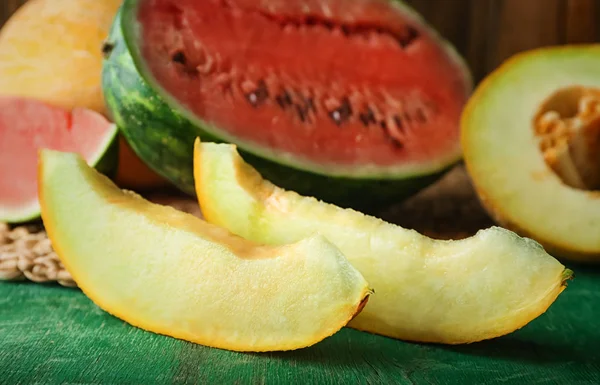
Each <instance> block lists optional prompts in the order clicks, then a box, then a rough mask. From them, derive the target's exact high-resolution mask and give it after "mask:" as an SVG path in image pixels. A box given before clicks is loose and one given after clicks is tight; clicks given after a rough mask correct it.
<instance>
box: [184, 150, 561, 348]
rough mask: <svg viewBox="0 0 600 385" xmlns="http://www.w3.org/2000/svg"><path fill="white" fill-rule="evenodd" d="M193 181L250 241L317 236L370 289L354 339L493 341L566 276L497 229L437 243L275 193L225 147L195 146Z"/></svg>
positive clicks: (206, 205)
mask: <svg viewBox="0 0 600 385" xmlns="http://www.w3.org/2000/svg"><path fill="white" fill-rule="evenodd" d="M195 176H196V186H197V192H198V197H199V200H200V203H201V207H202V211H203V214H204V216H205V217H206V218H207V219H208V220H209V221H210V222H212V223H215V224H217V225H220V226H223V227H225V228H227V229H228V230H230V231H232V232H233V233H236V234H239V235H241V236H243V237H245V238H247V239H251V240H254V241H257V242H265V243H270V244H284V243H288V242H292V241H294V240H297V239H301V238H303V237H306V236H308V235H310V234H314V233H320V234H323V235H324V236H325V237H326V238H327V239H329V240H331V241H332V242H333V243H334V244H335V245H336V246H338V247H339V248H340V250H342V251H343V252H344V254H345V255H346V256H347V257H348V259H349V260H350V262H351V263H352V264H353V265H354V266H355V267H356V268H357V269H358V270H359V271H360V272H361V273H362V274H363V275H364V276H365V278H366V279H367V280H368V281H369V282H370V283H371V284H372V285H373V288H374V289H375V294H374V295H373V297H372V298H371V299H370V301H369V304H368V305H367V306H366V307H365V309H364V310H363V312H362V313H361V314H360V315H359V316H358V317H357V318H355V319H354V320H353V321H352V322H351V323H350V326H352V327H356V328H358V329H361V330H366V331H370V332H374V333H378V334H384V335H387V336H391V337H396V338H400V339H406V340H414V341H425V342H439V343H452V344H454V343H467V342H474V341H479V340H483V339H488V338H493V337H497V336H500V335H503V334H506V333H509V332H511V331H513V330H515V329H518V328H520V327H522V326H523V325H525V324H527V323H528V322H530V321H531V320H532V319H534V318H535V317H537V316H538V315H539V314H541V313H543V312H544V311H545V310H546V309H547V307H548V306H550V304H551V303H552V302H553V301H554V300H555V299H556V297H557V296H558V294H559V293H560V292H561V291H562V290H563V289H564V280H565V279H566V278H567V277H569V276H570V274H571V273H570V271H568V270H565V268H564V266H563V265H562V264H561V263H559V262H558V261H557V260H556V259H554V258H552V257H551V256H550V255H548V254H547V253H546V252H545V251H544V249H543V248H542V247H540V245H539V244H537V243H536V242H533V241H531V240H529V239H524V238H520V237H518V236H517V235H516V234H514V233H512V232H509V231H507V230H504V229H502V228H498V227H494V228H490V229H487V230H484V231H480V232H479V233H478V234H477V235H475V236H474V237H471V238H468V239H465V240H460V241H438V240H433V239H430V238H427V237H425V236H423V235H421V234H419V233H417V232H416V231H413V230H407V229H403V228H401V227H398V226H395V225H392V224H389V223H386V222H384V221H381V220H379V219H377V218H374V217H370V216H365V215H363V214H361V213H359V212H356V211H353V210H344V209H340V208H338V207H336V206H333V205H329V204H325V203H322V202H319V201H317V200H316V199H314V198H309V197H302V196H300V195H298V194H296V193H294V192H291V191H285V190H282V189H280V188H278V187H276V186H274V185H272V184H271V183H269V182H267V181H265V180H264V179H262V178H261V176H260V175H259V174H258V173H257V172H256V171H255V170H254V169H253V168H252V167H250V166H249V165H248V164H246V163H244V162H243V160H242V159H241V158H240V157H239V155H238V153H237V151H236V150H235V147H233V146H230V145H225V144H214V143H199V142H198V143H197V147H196V158H195Z"/></svg>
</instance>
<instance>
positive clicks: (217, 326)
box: [38, 149, 370, 351]
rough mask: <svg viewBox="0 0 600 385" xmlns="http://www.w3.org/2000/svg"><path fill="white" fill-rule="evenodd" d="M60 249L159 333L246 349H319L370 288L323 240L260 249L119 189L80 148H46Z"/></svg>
mask: <svg viewBox="0 0 600 385" xmlns="http://www.w3.org/2000/svg"><path fill="white" fill-rule="evenodd" d="M38 183H39V188H40V190H39V195H40V200H41V207H42V217H43V220H44V225H45V226H46V230H47V232H48V236H49V238H50V240H51V242H52V245H53V247H54V249H55V250H56V252H57V253H58V255H59V257H60V259H61V261H62V262H63V263H64V265H65V267H66V268H67V269H68V271H69V272H70V273H71V274H72V276H73V278H74V280H75V281H76V282H77V284H78V285H79V287H80V288H81V289H82V290H83V292H84V293H85V294H86V295H87V296H88V297H89V298H90V299H92V300H93V301H94V302H95V303H96V304H97V305H98V306H100V307H101V308H102V309H104V310H105V311H107V312H109V313H111V314H113V315H115V316H116V317H118V318H121V319H123V320H125V321H127V322H129V323H130V324H132V325H135V326H138V327H141V328H143V329H146V330H148V331H151V332H155V333H160V334H165V335H168V336H172V337H176V338H181V339H184V340H188V341H192V342H196V343H199V344H203V345H207V346H212V347H218V348H224V349H230V350H238V351H268V350H290V349H297V348H301V347H305V346H309V345H312V344H314V343H316V342H318V341H320V340H322V339H323V338H326V337H328V336H330V335H332V334H333V333H335V332H336V331H338V330H339V329H340V328H341V327H343V326H344V325H345V324H346V323H347V322H348V321H349V320H350V319H351V318H352V317H353V316H354V315H355V314H356V313H357V312H359V311H360V310H361V308H362V306H364V304H365V302H366V299H367V298H368V296H369V294H370V290H369V288H368V287H367V283H366V281H365V280H364V278H363V277H362V276H361V274H360V273H359V272H358V271H357V270H356V269H355V268H354V267H352V265H350V264H349V263H348V261H347V260H346V258H344V256H343V255H342V254H341V253H340V251H339V250H338V249H337V248H336V247H334V246H333V245H332V244H331V243H330V242H328V241H327V240H325V239H324V238H323V237H322V236H314V237H308V238H306V239H303V240H300V241H299V242H295V243H293V244H290V245H285V246H281V247H279V246H261V245H257V244H255V243H252V242H250V241H247V240H244V239H242V238H239V237H237V236H234V235H232V234H230V233H229V232H227V231H225V230H224V229H221V228H219V227H216V226H214V225H211V224H208V223H206V222H204V221H202V220H201V219H199V218H197V217H194V216H192V215H190V214H186V213H183V212H180V211H177V210H175V209H173V208H171V207H168V206H161V205H157V204H153V203H150V202H148V201H146V200H144V199H143V198H141V197H139V196H137V195H135V194H133V193H126V192H125V191H122V190H120V189H118V188H117V187H116V186H115V185H114V184H112V182H111V181H110V180H109V179H108V178H106V177H105V176H103V175H101V174H99V173H98V172H96V171H95V170H94V169H92V168H91V167H89V166H88V165H87V164H86V163H85V162H84V161H83V159H82V158H81V157H80V156H79V155H76V154H73V153H64V152H57V151H53V150H47V149H46V150H42V151H41V152H40V166H39V182H38Z"/></svg>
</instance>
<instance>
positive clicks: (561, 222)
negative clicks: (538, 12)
mask: <svg viewBox="0 0 600 385" xmlns="http://www.w3.org/2000/svg"><path fill="white" fill-rule="evenodd" d="M462 144H463V149H464V151H465V164H466V166H467V169H468V170H469V174H470V176H471V179H472V180H473V184H474V186H475V188H476V190H477V193H478V195H479V197H480V199H481V202H482V203H483V205H484V207H485V208H486V209H487V210H488V212H489V213H490V214H491V216H493V217H494V218H495V219H496V220H497V221H498V223H500V224H502V225H503V226H505V227H507V228H510V229H512V230H513V231H516V232H517V233H519V234H521V235H524V236H528V237H531V238H533V239H535V240H536V241H538V242H540V243H541V244H542V245H544V247H545V248H546V249H547V250H548V251H549V252H551V253H553V254H554V255H556V256H557V257H559V258H568V259H571V260H577V261H581V262H595V263H600V44H594V45H581V46H560V47H547V48H541V49H536V50H532V51H527V52H523V53H521V54H519V55H516V56H514V57H512V58H511V59H509V60H507V61H506V62H505V63H503V65H502V66H501V67H500V68H498V69H497V70H496V71H494V73H493V74H491V75H490V76H488V77H487V78H486V79H485V80H484V81H483V82H482V84H480V85H479V87H478V88H477V91H476V92H475V94H474V95H473V97H472V99H471V100H470V101H469V104H468V106H467V107H466V108H465V110H464V113H463V116H462Z"/></svg>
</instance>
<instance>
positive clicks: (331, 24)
mask: <svg viewBox="0 0 600 385" xmlns="http://www.w3.org/2000/svg"><path fill="white" fill-rule="evenodd" d="M117 23H119V22H117ZM119 28H122V29H123V31H122V32H123V35H124V36H125V37H124V42H125V43H123V41H122V36H121V31H116V30H115V31H114V32H113V36H111V38H110V39H109V43H110V45H109V46H110V48H111V49H115V48H116V47H117V46H118V45H122V44H125V45H126V47H124V48H120V49H119V51H118V53H114V54H113V53H111V56H113V55H115V58H112V57H111V58H109V60H108V63H107V66H111V63H117V62H120V63H123V62H129V61H130V60H131V59H129V58H127V59H125V57H124V56H123V55H127V56H129V54H131V56H132V58H133V62H132V63H131V66H129V67H130V68H131V69H132V70H131V71H130V73H129V74H127V73H126V72H125V71H123V69H122V66H121V67H117V66H116V65H114V66H115V68H114V69H112V70H110V71H109V70H107V71H106V75H105V87H104V88H105V90H107V91H106V92H107V93H108V95H109V98H108V99H109V100H112V101H110V102H109V106H110V108H111V110H113V115H114V116H115V117H117V119H123V123H122V124H121V123H119V125H120V126H122V127H124V130H125V132H127V134H128V138H130V142H132V147H134V148H136V147H137V148H139V151H138V154H139V155H140V157H142V158H143V159H145V160H146V161H147V162H148V163H149V164H151V165H152V166H153V167H154V168H155V169H156V170H158V171H159V172H161V173H162V174H163V175H165V176H166V177H168V178H169V179H170V180H173V181H174V182H175V183H177V184H178V185H180V186H182V188H183V189H185V190H186V191H193V183H191V184H190V183H189V182H190V181H192V179H193V178H192V170H191V165H190V164H189V162H188V161H189V159H191V155H192V151H193V140H194V139H195V138H196V137H197V136H201V137H203V138H204V139H211V138H216V139H218V140H219V141H226V142H231V143H235V144H237V145H238V146H239V147H240V149H241V150H243V151H245V152H246V155H244V156H245V159H247V160H248V161H249V162H251V163H252V164H253V165H255V166H256V167H258V168H259V169H260V170H261V172H264V173H265V175H269V178H270V179H271V180H273V181H274V182H276V183H279V184H281V185H282V186H285V187H286V188H291V189H294V190H296V191H299V192H302V193H305V194H307V193H311V194H313V193H314V195H317V196H319V197H321V198H323V199H326V200H328V201H332V202H333V201H335V202H344V203H345V204H349V205H360V204H361V203H372V204H382V203H385V202H392V201H397V200H399V199H401V198H403V197H405V196H408V195H410V194H412V193H414V192H415V191H416V190H418V189H419V188H421V187H423V186H425V185H427V184H428V183H431V182H432V181H433V180H435V179H436V177H438V176H439V175H440V173H442V172H444V171H445V170H446V169H447V168H448V167H450V166H451V165H453V164H455V163H456V161H457V160H458V159H459V158H460V156H461V151H460V145H459V119H460V113H461V110H462V107H463V106H464V103H465V102H466V100H467V97H468V95H469V93H470V91H471V77H470V74H469V70H468V68H467V67H466V65H465V64H464V62H463V60H462V59H461V58H460V57H459V55H458V54H457V53H456V52H455V51H454V49H453V48H452V47H450V45H449V44H448V43H447V42H446V41H444V40H443V39H441V38H440V36H438V34H437V33H436V32H435V31H433V30H432V29H431V27H430V26H428V25H427V24H426V23H425V22H424V20H422V19H421V18H420V17H419V16H418V15H417V14H416V13H415V12H414V11H412V10H411V9H410V8H408V7H406V6H404V5H402V4H401V3H399V2H397V1H379V0H367V1H361V2H358V3H350V4H347V3H346V2H342V1H340V0H318V1H317V0H307V1H303V2H302V6H299V4H297V3H293V2H292V3H290V2H284V1H282V0H269V1H266V2H264V1H262V2H261V1H253V0H244V1H242V0H235V1H227V2H223V1H216V0H204V1H192V0H185V1H175V0H154V1H147V0H127V1H125V2H124V6H123V9H122V14H121V21H120V25H118V26H116V27H115V29H119ZM357 62H360V63H361V64H360V66H358V65H356V63H357ZM137 76H141V78H142V83H143V85H142V86H141V85H140V84H139V83H140V82H139V81H137V80H136V77H137ZM146 95H148V96H152V97H151V98H149V97H145V96H146ZM146 110H149V111H155V112H157V113H158V119H159V122H155V121H154V120H155V119H154V116H152V115H150V114H145V113H142V114H140V115H137V116H142V117H141V118H137V116H136V119H137V122H136V121H135V119H133V118H129V116H131V115H130V113H131V112H132V111H146ZM170 110H173V111H170ZM128 120H129V121H128ZM153 125H156V126H158V127H160V130H158V131H156V132H159V133H160V135H151V134H150V133H149V131H155V130H151V129H149V128H148V127H152V126H153ZM163 126H166V128H165V129H163ZM154 136H156V139H155V137H154ZM142 141H145V142H144V144H140V145H138V143H137V142H142ZM143 147H148V149H142V148H143ZM173 149H174V150H175V151H172V150H173ZM156 153H163V154H167V153H169V154H170V153H173V154H174V155H168V156H170V157H172V158H175V157H179V158H181V159H180V160H178V161H177V162H179V163H180V165H181V167H176V168H172V167H169V166H168V165H165V164H164V163H161V162H160V159H158V157H157V156H155V155H154V154H156ZM250 154H251V155H252V156H250ZM183 170H186V171H183ZM323 182H325V183H326V184H327V185H328V188H324V186H323V184H324V183H323Z"/></svg>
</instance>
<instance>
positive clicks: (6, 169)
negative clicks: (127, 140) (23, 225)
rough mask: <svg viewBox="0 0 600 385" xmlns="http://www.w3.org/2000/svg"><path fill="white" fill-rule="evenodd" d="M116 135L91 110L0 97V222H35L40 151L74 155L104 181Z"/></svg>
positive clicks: (115, 153)
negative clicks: (57, 151)
mask: <svg viewBox="0 0 600 385" xmlns="http://www.w3.org/2000/svg"><path fill="white" fill-rule="evenodd" d="M117 132H118V130H117V127H116V125H114V124H112V123H111V122H109V121H108V120H106V118H105V117H104V116H102V115H101V114H99V113H97V112H94V111H92V110H88V109H84V108H78V109H74V110H73V111H68V110H65V109H62V108H60V107H56V106H54V105H50V104H47V103H45V102H42V101H39V100H36V99H30V98H22V97H8V96H2V97H0V221H1V222H8V223H19V222H27V221H30V220H34V219H37V218H39V216H40V206H39V202H38V195H37V179H36V177H37V161H38V150H39V149H40V148H49V149H53V150H59V151H70V152H77V153H79V154H81V155H82V156H83V157H84V158H85V159H86V161H87V162H88V164H89V165H91V166H94V167H96V168H97V169H98V170H99V171H100V172H102V173H104V174H108V175H110V174H111V173H112V172H114V171H115V170H116V166H117V162H118V159H117V156H118V147H117V146H116V143H117V141H116V138H117ZM65 188H68V186H65Z"/></svg>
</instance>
